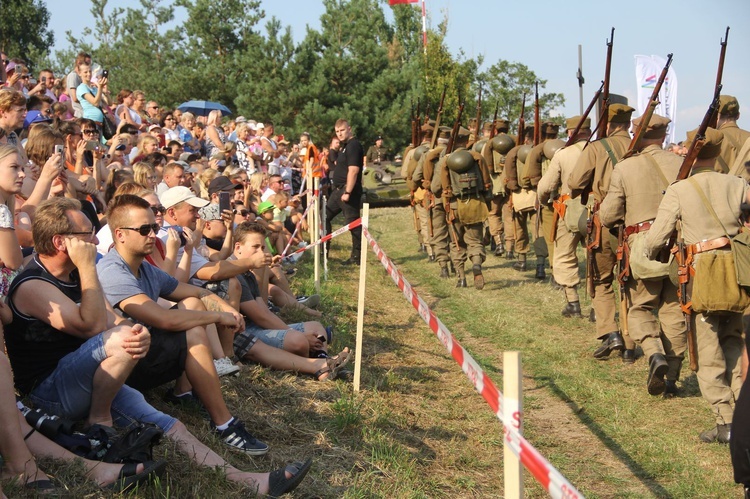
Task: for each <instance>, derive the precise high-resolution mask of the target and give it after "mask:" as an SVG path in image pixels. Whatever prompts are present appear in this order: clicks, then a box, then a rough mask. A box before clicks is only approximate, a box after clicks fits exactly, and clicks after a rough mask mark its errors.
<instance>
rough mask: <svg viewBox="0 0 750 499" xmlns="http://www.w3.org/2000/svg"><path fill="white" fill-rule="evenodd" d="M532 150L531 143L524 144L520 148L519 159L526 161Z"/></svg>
mask: <svg viewBox="0 0 750 499" xmlns="http://www.w3.org/2000/svg"><path fill="white" fill-rule="evenodd" d="M530 151H531V146H530V145H529V144H524V145H522V146H521V147H519V148H518V160H519V161H520V162H521V163H526V158H528V157H529V152H530Z"/></svg>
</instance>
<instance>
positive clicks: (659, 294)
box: [625, 276, 687, 381]
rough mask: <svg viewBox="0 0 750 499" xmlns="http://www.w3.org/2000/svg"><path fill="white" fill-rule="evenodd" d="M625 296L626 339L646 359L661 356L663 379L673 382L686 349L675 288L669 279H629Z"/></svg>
mask: <svg viewBox="0 0 750 499" xmlns="http://www.w3.org/2000/svg"><path fill="white" fill-rule="evenodd" d="M625 294H626V296H627V300H628V303H629V304H630V307H629V309H628V329H629V333H630V337H631V338H633V340H635V342H636V343H638V344H639V345H640V346H641V348H642V349H643V353H644V355H645V357H646V359H650V358H651V356H652V355H653V354H655V353H660V354H663V355H664V356H665V357H666V359H667V363H668V364H669V370H668V371H667V379H668V380H671V381H677V380H678V379H679V377H680V368H681V367H682V359H683V358H684V357H685V349H686V348H687V330H686V329H685V320H684V319H683V315H682V309H680V301H679V299H678V298H677V286H675V285H674V284H672V281H671V280H670V279H669V277H664V278H662V279H647V280H640V279H635V278H633V277H632V276H631V277H630V278H629V279H628V280H627V281H626V284H625ZM655 313H657V314H658V318H657V316H656V315H654V314H655Z"/></svg>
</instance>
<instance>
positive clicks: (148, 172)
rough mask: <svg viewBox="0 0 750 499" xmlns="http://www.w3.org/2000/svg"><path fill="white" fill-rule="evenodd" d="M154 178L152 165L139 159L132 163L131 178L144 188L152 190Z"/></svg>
mask: <svg viewBox="0 0 750 499" xmlns="http://www.w3.org/2000/svg"><path fill="white" fill-rule="evenodd" d="M156 178H157V175H156V172H155V171H154V167H153V166H151V165H150V164H148V163H146V162H145V161H139V162H137V163H136V164H134V165H133V180H134V181H135V183H136V184H138V185H140V186H141V187H143V188H144V189H148V190H150V191H152V192H153V191H154V190H155V189H156Z"/></svg>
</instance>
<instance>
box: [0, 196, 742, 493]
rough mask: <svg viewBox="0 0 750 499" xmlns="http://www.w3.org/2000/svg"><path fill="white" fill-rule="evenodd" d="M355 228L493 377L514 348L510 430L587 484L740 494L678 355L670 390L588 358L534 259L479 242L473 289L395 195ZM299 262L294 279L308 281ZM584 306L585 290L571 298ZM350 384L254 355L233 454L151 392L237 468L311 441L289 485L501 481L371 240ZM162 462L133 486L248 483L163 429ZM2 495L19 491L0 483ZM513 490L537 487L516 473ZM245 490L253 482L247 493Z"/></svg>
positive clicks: (492, 448)
mask: <svg viewBox="0 0 750 499" xmlns="http://www.w3.org/2000/svg"><path fill="white" fill-rule="evenodd" d="M370 232H371V233H372V234H373V235H374V237H375V238H376V240H377V241H378V243H379V244H380V245H381V246H382V248H383V250H384V251H385V252H386V253H387V254H388V256H390V257H391V258H392V259H393V261H394V262H395V263H396V264H397V266H398V267H399V269H400V270H402V271H403V273H404V275H405V276H406V278H407V279H408V280H409V281H410V282H411V284H412V285H413V286H414V287H415V289H416V290H417V292H418V293H419V294H420V295H421V296H422V297H423V298H424V299H425V301H426V302H427V303H428V304H429V305H430V307H432V308H433V310H434V311H435V312H436V313H437V315H438V316H439V317H440V319H441V320H442V321H443V322H444V323H445V324H446V325H447V326H448V328H449V329H450V330H451V332H452V333H453V334H454V335H455V336H456V337H457V338H458V339H459V341H460V342H461V343H462V345H463V346H464V347H465V348H466V349H467V350H468V351H469V352H470V353H471V354H472V356H473V357H474V358H475V359H476V360H477V361H478V362H479V363H480V364H481V365H482V367H483V369H485V370H486V372H487V374H488V375H489V376H490V378H492V379H493V381H494V382H495V384H496V385H497V386H498V387H500V388H502V379H503V372H502V353H503V351H505V350H518V351H520V352H521V353H522V361H523V366H524V401H523V403H524V412H523V414H524V421H523V424H524V435H525V436H526V438H527V439H528V440H529V441H530V442H531V443H532V444H533V445H534V446H535V447H536V448H537V449H538V450H539V451H540V452H541V453H542V454H543V455H544V456H546V457H547V458H548V459H549V460H550V462H551V463H552V464H553V465H554V466H555V467H556V468H557V469H558V470H559V471H560V472H561V473H562V474H563V475H564V476H565V477H566V478H567V479H568V480H570V482H571V483H573V484H574V485H575V486H576V487H577V488H578V489H579V490H580V491H581V492H582V493H583V494H585V495H586V497H602V498H608V497H660V498H661V497H665V498H666V497H674V498H693V497H695V498H711V497H716V498H727V497H739V496H740V494H741V493H740V490H739V488H738V487H737V486H736V485H734V483H733V481H732V474H731V464H730V460H729V452H728V448H727V447H726V446H722V445H719V444H712V445H707V444H702V443H700V442H699V440H698V437H697V435H698V433H699V432H700V431H702V430H704V429H706V428H709V427H710V426H712V425H713V418H712V416H711V414H710V411H709V408H708V405H707V404H706V403H705V402H704V401H703V400H702V399H701V397H700V394H699V391H698V387H697V382H696V379H695V376H694V375H693V374H692V373H690V372H689V370H688V369H687V366H685V371H684V372H683V377H682V379H681V381H680V383H679V384H678V386H679V387H680V389H681V395H680V396H679V397H678V398H676V399H672V400H664V399H662V398H660V397H651V396H649V395H648V394H647V393H646V377H647V368H648V366H647V362H646V360H645V359H643V358H639V359H638V360H637V362H636V363H635V364H634V365H626V364H623V363H622V362H621V361H620V360H619V358H614V359H611V360H608V361H596V360H594V359H593V358H592V357H591V352H592V351H593V349H594V347H595V346H596V343H597V342H596V341H595V339H594V331H593V325H592V324H590V323H589V322H588V321H587V320H577V319H572V320H564V319H563V318H561V316H560V314H559V311H560V309H561V308H562V305H563V301H564V298H563V297H562V295H561V294H560V292H559V291H554V290H553V289H552V288H551V287H550V286H549V284H548V283H546V282H545V283H541V282H538V281H536V280H535V279H534V278H533V270H530V271H528V272H526V273H518V272H515V271H513V270H512V269H511V268H510V263H509V262H507V261H506V260H505V259H499V258H496V257H494V256H488V260H487V262H486V269H487V270H486V272H485V278H486V282H487V285H486V286H485V289H484V290H483V291H481V292H479V291H476V290H474V289H473V288H468V289H456V288H455V287H454V286H455V279H454V278H451V279H449V280H442V279H439V278H438V267H437V265H436V264H431V263H428V262H427V260H426V258H425V257H424V256H423V255H422V254H418V253H416V246H417V245H416V236H415V235H414V232H413V229H412V228H411V213H410V211H409V210H408V208H383V209H377V210H373V211H371V222H370ZM349 247H350V238H349V236H348V235H343V236H341V237H339V238H338V239H336V240H335V242H334V243H333V248H332V259H333V261H332V263H331V268H330V273H329V280H328V281H327V282H325V283H324V284H323V290H322V292H323V302H322V305H321V307H320V308H321V310H322V311H323V312H324V322H325V323H327V324H335V325H336V330H337V333H336V338H335V341H334V347H336V348H335V349H338V348H341V347H343V346H347V345H348V346H352V347H353V345H354V334H355V325H356V296H357V284H358V269H357V268H347V267H342V266H341V265H340V264H338V263H337V262H338V261H340V260H343V259H344V258H345V257H347V256H348V248H349ZM310 280H311V279H310V269H309V267H308V266H307V265H306V264H305V265H300V271H299V272H298V277H296V278H295V285H296V286H298V289H299V290H300V291H306V292H310V291H311V288H312V284H311V283H310ZM585 305H586V306H585V308H586V310H588V303H585ZM362 353H363V371H362V391H361V392H360V393H359V394H356V395H355V394H353V393H352V390H351V385H350V384H347V383H346V382H344V381H336V382H333V383H318V382H315V381H313V380H312V379H310V378H307V377H303V376H296V375H294V374H288V373H287V374H284V373H277V372H273V371H270V370H267V369H263V368H259V367H256V366H245V367H243V370H242V374H241V376H240V377H239V378H232V379H229V380H226V381H224V387H225V393H226V397H227V401H228V404H229V406H230V408H231V409H232V410H233V411H234V412H235V413H236V414H238V415H239V416H240V417H242V418H243V419H244V420H245V421H246V422H247V426H248V428H250V429H251V431H253V432H254V433H255V434H256V435H257V436H258V437H259V438H261V439H262V440H264V441H266V442H268V443H269V445H271V451H270V452H269V454H268V455H267V456H265V457H262V458H255V459H252V458H248V457H245V456H241V455H238V454H237V453H234V452H232V451H231V450H226V451H225V450H224V449H223V448H222V446H221V444H220V443H219V442H218V441H216V440H212V439H213V437H212V436H211V435H210V430H209V428H208V425H207V423H205V422H204V421H203V420H202V419H201V417H200V414H199V413H197V412H195V413H191V412H187V411H180V410H175V409H173V408H171V407H167V406H165V405H164V404H162V403H161V402H160V397H161V395H162V393H163V391H159V390H155V391H154V392H153V393H151V394H149V398H150V399H152V400H154V404H155V405H157V406H158V407H159V408H161V409H164V410H167V411H168V412H170V413H172V414H175V415H176V416H178V417H180V419H182V420H183V421H185V422H186V424H187V425H188V427H190V428H191V429H192V430H193V431H194V432H195V433H196V434H198V435H199V436H201V437H202V438H205V439H206V441H209V442H212V447H213V448H214V449H219V450H220V452H222V453H223V455H225V456H226V458H227V459H228V460H229V461H231V462H232V463H233V464H235V465H236V466H238V467H239V468H241V469H244V470H249V471H267V470H270V469H273V468H276V467H279V466H281V465H283V464H284V463H286V462H288V461H292V460H297V459H300V458H302V457H306V456H312V457H313V458H314V460H315V464H314V466H313V469H312V471H311V472H310V475H308V478H307V479H306V480H305V481H304V482H303V483H302V485H301V486H300V488H299V489H298V491H297V492H296V493H295V494H294V497H311V498H312V497H326V498H328V497H344V498H394V497H395V498H432V497H460V498H464V497H477V498H478V497H481V498H485V497H488V498H493V497H497V498H499V497H503V495H504V494H503V478H502V469H503V468H502V461H503V451H502V437H503V432H502V427H501V424H500V423H499V421H498V420H497V418H496V417H495V416H494V415H493V414H492V412H491V410H490V409H489V406H488V405H487V404H486V403H485V402H484V400H483V399H482V398H481V396H480V395H478V394H477V393H476V392H475V391H474V390H473V388H472V386H471V384H470V383H469V381H468V380H467V379H466V377H465V375H464V374H463V373H462V372H461V370H460V368H459V366H458V365H457V364H456V363H455V361H454V360H453V359H452V358H451V357H450V356H449V355H448V353H447V352H446V350H445V349H444V347H443V346H442V345H441V344H440V342H439V341H437V339H436V338H435V336H434V335H433V334H432V332H431V331H430V330H429V329H428V328H427V326H426V325H425V324H424V322H423V321H422V320H421V318H420V317H419V316H418V315H417V313H416V312H415V311H414V309H413V308H412V307H411V305H410V304H409V303H408V302H407V301H406V300H405V299H404V298H403V295H402V294H401V292H400V291H399V290H398V288H397V287H396V286H395V285H394V284H393V281H392V280H391V279H390V277H389V276H387V275H386V274H385V272H384V270H383V268H382V266H381V265H380V263H379V262H378V261H377V259H376V258H375V256H374V254H372V253H370V257H369V264H368V280H367V298H366V312H365V340H364V347H363V352H362ZM158 454H159V455H160V456H164V457H166V458H167V459H169V460H170V466H169V468H168V472H167V475H166V477H165V478H164V479H163V480H162V481H161V482H160V483H158V484H154V485H152V486H150V487H148V488H145V489H143V490H140V491H136V492H134V493H133V494H131V496H132V497H148V498H152V497H153V498H155V497H160V498H161V497H176V498H183V497H220V496H223V497H247V496H248V494H247V492H246V491H242V490H240V489H239V488H237V487H236V486H233V485H232V484H230V483H228V482H227V481H226V480H225V479H224V478H223V477H222V476H221V474H220V473H218V472H215V471H212V470H207V469H204V468H200V467H198V466H195V465H193V464H192V463H190V462H188V461H187V460H186V459H185V458H184V456H182V455H180V454H179V453H178V452H176V450H175V448H174V447H173V446H172V445H171V444H169V443H165V444H162V445H161V446H159V449H158ZM45 469H48V470H50V471H52V472H53V474H54V475H55V476H56V477H57V478H58V479H59V481H60V482H62V483H64V484H65V485H66V486H67V487H69V491H70V495H71V496H76V497H99V496H101V493H100V492H99V491H98V490H96V488H95V487H93V486H91V485H90V484H88V483H86V482H85V481H83V480H82V479H81V478H80V473H75V470H70V469H69V468H65V467H61V466H59V465H57V464H56V463H45ZM5 488H6V490H7V491H8V495H9V497H18V496H22V494H21V493H20V491H19V490H18V489H17V488H12V487H11V488H8V487H5ZM525 491H526V496H527V497H545V496H546V493H545V492H544V491H543V490H542V488H541V487H540V486H539V485H537V484H536V482H535V480H534V479H533V478H531V476H530V474H526V478H525ZM249 496H250V497H252V494H250V495H249Z"/></svg>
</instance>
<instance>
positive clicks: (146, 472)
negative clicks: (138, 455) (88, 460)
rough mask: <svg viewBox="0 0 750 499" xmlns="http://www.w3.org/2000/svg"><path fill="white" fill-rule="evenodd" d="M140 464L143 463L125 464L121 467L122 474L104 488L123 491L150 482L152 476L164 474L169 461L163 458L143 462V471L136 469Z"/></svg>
mask: <svg viewBox="0 0 750 499" xmlns="http://www.w3.org/2000/svg"><path fill="white" fill-rule="evenodd" d="M139 464H141V463H127V464H123V465H122V468H121V469H120V474H119V475H118V476H117V480H115V481H114V482H112V483H110V484H109V485H107V486H105V487H103V488H104V489H105V490H113V491H115V492H120V493H122V492H125V491H127V490H130V489H131V488H133V487H134V486H136V485H141V484H144V483H146V482H148V480H149V478H151V476H159V477H160V476H162V474H163V473H164V469H165V468H166V467H167V462H166V461H164V460H163V459H162V460H160V461H146V462H144V463H143V471H141V472H140V473H137V472H136V469H137V467H138V465H139Z"/></svg>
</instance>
